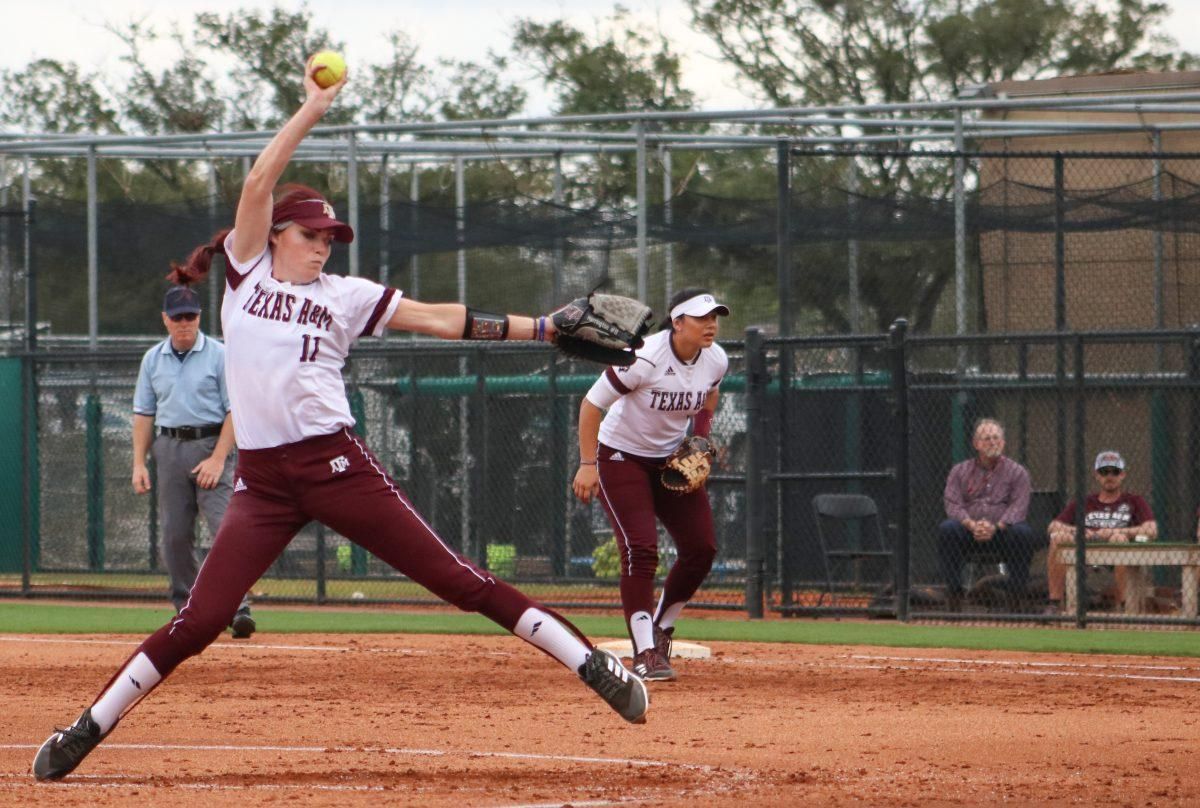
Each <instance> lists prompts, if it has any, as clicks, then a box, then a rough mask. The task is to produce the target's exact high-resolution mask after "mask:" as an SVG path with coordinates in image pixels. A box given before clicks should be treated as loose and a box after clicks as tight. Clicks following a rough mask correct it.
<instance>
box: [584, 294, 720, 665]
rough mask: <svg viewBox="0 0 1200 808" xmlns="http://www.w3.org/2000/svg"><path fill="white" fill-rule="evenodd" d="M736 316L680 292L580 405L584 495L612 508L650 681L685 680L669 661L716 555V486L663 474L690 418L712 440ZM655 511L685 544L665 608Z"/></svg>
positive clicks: (633, 634) (638, 653)
mask: <svg viewBox="0 0 1200 808" xmlns="http://www.w3.org/2000/svg"><path fill="white" fill-rule="evenodd" d="M727 314H729V309H728V308H727V307H725V306H724V305H722V304H721V303H718V302H717V301H716V300H715V299H714V298H713V296H712V295H711V294H709V293H708V292H707V291H705V290H703V289H684V290H682V291H680V292H679V293H678V294H676V295H675V296H674V297H673V298H672V299H671V312H670V316H669V317H668V318H667V319H665V320H664V321H663V323H662V328H663V330H661V331H659V332H658V333H657V334H655V335H654V336H652V337H650V338H649V339H647V340H646V344H645V345H644V346H643V347H642V348H640V349H638V351H637V358H638V361H636V362H634V363H633V365H631V366H629V367H627V368H624V367H610V368H608V369H607V370H605V371H604V374H603V375H602V376H601V377H600V378H599V379H597V380H596V383H595V384H593V385H592V388H591V389H590V390H588V393H587V395H586V396H585V397H584V399H583V401H582V402H580V405H579V470H578V471H577V472H576V473H575V480H574V484H573V488H574V490H575V496H577V497H578V498H579V499H580V500H581V501H582V502H590V501H591V500H592V498H593V497H595V496H599V498H600V502H601V504H602V505H603V506H604V511H605V513H606V514H608V520H609V523H610V524H611V525H612V529H613V532H614V533H615V534H616V538H617V547H618V549H619V551H620V556H621V583H620V588H621V605H622V607H623V608H624V611H625V621H626V623H627V624H628V627H629V636H630V638H631V639H632V641H633V652H634V658H633V659H634V665H633V669H634V671H635V672H636V673H637V674H638V675H639V676H641V677H642V678H643V679H646V680H650V681H672V680H674V679H675V678H676V674H675V671H674V669H673V668H672V667H671V664H670V657H671V638H672V635H673V634H674V631H675V622H676V620H677V619H678V618H679V613H680V612H681V611H683V607H684V606H685V605H686V604H687V602H688V600H690V599H691V597H692V595H694V594H695V593H696V590H697V589H698V588H699V587H700V584H701V583H703V582H704V579H705V578H706V577H707V576H708V573H709V570H710V569H712V563H713V559H714V558H715V557H716V554H717V540H716V533H715V531H714V530H713V519H712V509H711V507H710V505H709V502H708V492H707V491H706V490H705V489H704V488H703V487H701V488H699V489H698V490H696V491H693V492H691V493H689V494H678V493H675V492H673V491H669V490H667V489H666V488H665V487H664V486H663V484H662V480H661V476H660V475H661V471H662V468H663V464H664V462H665V461H666V459H667V457H668V456H669V455H670V454H671V453H672V452H674V451H675V449H676V448H677V447H678V446H679V445H680V443H681V442H682V441H683V439H684V437H685V436H686V435H687V431H688V425H689V423H690V424H691V426H692V430H693V433H694V434H696V435H700V436H703V437H707V436H708V434H709V431H710V430H711V428H712V419H713V413H714V412H716V409H717V398H718V388H719V385H720V384H721V379H722V378H723V377H724V376H725V371H726V370H727V369H728V368H729V359H728V357H727V356H726V355H725V351H724V349H723V348H721V346H720V345H717V344H716V342H715V340H716V338H717V332H718V322H717V316H718V315H727ZM605 410H607V411H608V412H607V413H605ZM656 516H657V517H658V519H660V520H661V521H662V523H663V527H665V528H666V529H667V532H668V533H669V534H670V535H671V538H672V539H673V540H674V541H675V547H676V548H677V549H678V551H679V557H678V558H677V560H676V561H675V564H674V565H672V567H671V571H670V572H669V573H668V574H667V579H666V581H665V582H664V583H663V591H662V595H661V596H660V597H659V600H658V606H657V607H655V605H654V574H655V571H656V570H657V568H658V529H657V527H656V525H655V517H656Z"/></svg>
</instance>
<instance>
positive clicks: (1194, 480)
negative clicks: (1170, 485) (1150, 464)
mask: <svg viewBox="0 0 1200 808" xmlns="http://www.w3.org/2000/svg"><path fill="white" fill-rule="evenodd" d="M1184 350H1185V351H1186V354H1187V374H1188V382H1190V386H1189V388H1188V389H1189V392H1190V393H1191V395H1189V396H1188V397H1187V401H1188V405H1187V408H1186V410H1185V413H1186V416H1187V423H1188V435H1187V449H1188V455H1187V456H1188V457H1190V458H1192V462H1190V463H1188V465H1187V469H1188V471H1187V497H1188V498H1187V501H1188V502H1189V503H1190V502H1200V464H1197V462H1196V458H1197V457H1200V329H1197V328H1193V329H1192V335H1191V338H1190V339H1188V340H1187V344H1186V345H1185V348H1184Z"/></svg>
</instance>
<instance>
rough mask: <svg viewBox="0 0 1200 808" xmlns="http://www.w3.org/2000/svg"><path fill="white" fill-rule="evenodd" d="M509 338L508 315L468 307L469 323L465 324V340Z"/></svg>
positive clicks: (463, 336)
mask: <svg viewBox="0 0 1200 808" xmlns="http://www.w3.org/2000/svg"><path fill="white" fill-rule="evenodd" d="M507 336H508V315H507V314H492V313H491V312H487V311H480V310H479V309H473V308H471V307H470V306H467V321H466V322H465V323H464V324H463V335H462V338H463V339H492V340H496V339H505V338H506V337H507Z"/></svg>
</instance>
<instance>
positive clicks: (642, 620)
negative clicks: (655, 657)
mask: <svg viewBox="0 0 1200 808" xmlns="http://www.w3.org/2000/svg"><path fill="white" fill-rule="evenodd" d="M629 636H631V637H633V653H635V654H640V653H641V652H642V651H645V650H646V649H647V648H653V647H654V620H652V619H651V618H650V612H634V613H633V614H631V615H630V616H629Z"/></svg>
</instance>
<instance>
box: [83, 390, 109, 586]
mask: <svg viewBox="0 0 1200 808" xmlns="http://www.w3.org/2000/svg"><path fill="white" fill-rule="evenodd" d="M84 414H85V427H84V428H85V435H86V437H85V443H86V450H85V454H86V467H87V468H86V472H85V473H86V476H87V550H88V553H87V554H88V569H90V570H92V571H94V572H102V571H103V570H104V436H103V435H102V434H101V431H100V422H101V418H102V417H103V410H102V408H101V406H100V397H99V396H98V395H96V394H95V393H90V394H88V397H87V402H86V403H85V404H84Z"/></svg>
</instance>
